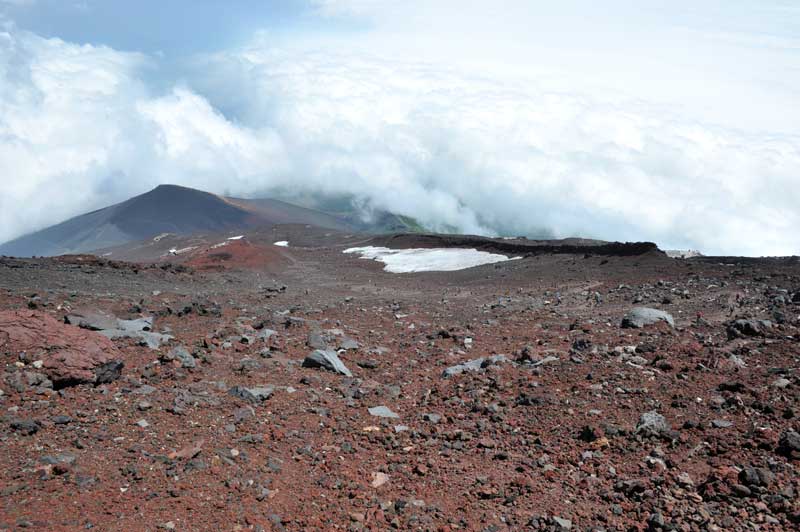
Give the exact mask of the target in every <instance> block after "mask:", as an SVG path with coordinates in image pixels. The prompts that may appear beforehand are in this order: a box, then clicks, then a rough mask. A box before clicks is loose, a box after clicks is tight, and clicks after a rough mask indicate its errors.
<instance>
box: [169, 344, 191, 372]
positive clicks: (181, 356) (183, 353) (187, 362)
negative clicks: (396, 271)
mask: <svg viewBox="0 0 800 532" xmlns="http://www.w3.org/2000/svg"><path fill="white" fill-rule="evenodd" d="M168 357H169V358H170V359H172V360H177V361H178V362H180V363H181V367H183V368H194V367H196V366H197V361H196V360H195V358H194V357H193V356H192V354H191V353H190V352H189V351H188V350H187V349H186V348H185V347H183V346H182V345H179V346H177V347H174V348H173V349H171V350H170V352H169V355H168Z"/></svg>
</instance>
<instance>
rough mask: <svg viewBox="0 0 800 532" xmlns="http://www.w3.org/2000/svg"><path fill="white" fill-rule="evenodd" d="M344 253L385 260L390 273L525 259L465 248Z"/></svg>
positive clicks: (367, 249)
mask: <svg viewBox="0 0 800 532" xmlns="http://www.w3.org/2000/svg"><path fill="white" fill-rule="evenodd" d="M343 253H357V254H359V255H361V258H362V259H371V260H376V261H378V262H382V263H384V264H386V267H384V270H385V271H387V272H391V273H411V272H451V271H456V270H465V269H467V268H473V267H475V266H482V265H483V264H494V263H497V262H505V261H509V260H516V259H520V258H522V257H514V258H510V257H507V256H505V255H499V254H495V253H489V252H487V251H478V250H477V249H464V248H432V249H422V248H420V249H389V248H383V247H374V246H366V247H360V248H349V249H346V250H344V252H343Z"/></svg>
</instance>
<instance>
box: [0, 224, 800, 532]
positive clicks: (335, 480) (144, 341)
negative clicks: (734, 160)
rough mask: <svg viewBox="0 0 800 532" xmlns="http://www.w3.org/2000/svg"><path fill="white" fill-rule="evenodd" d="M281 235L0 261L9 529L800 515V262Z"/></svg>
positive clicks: (0, 488) (603, 524)
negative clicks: (463, 261) (472, 248)
mask: <svg viewBox="0 0 800 532" xmlns="http://www.w3.org/2000/svg"><path fill="white" fill-rule="evenodd" d="M308 231H310V230H308ZM273 239H274V240H280V239H286V240H289V241H290V246H289V247H288V248H276V247H274V246H273V247H269V245H268V244H267V243H266V242H268V241H270V240H273ZM262 240H263V241H262V242H261V243H259V242H258V241H257V240H256V241H251V240H248V239H247V238H245V239H243V240H242V242H239V243H237V244H236V245H235V246H233V245H232V247H230V250H228V251H225V250H222V251H220V250H218V249H216V248H213V249H212V248H207V249H205V250H202V253H200V254H199V255H195V256H193V257H191V258H188V259H186V262H185V263H184V264H181V263H179V262H180V261H178V263H176V262H175V260H177V257H171V258H169V260H172V261H173V262H171V263H168V262H166V261H165V260H166V259H165V260H161V261H160V262H157V263H156V264H151V265H145V264H133V263H127V262H114V261H110V260H107V259H99V258H95V257H91V256H73V257H61V258H53V259H11V258H4V259H0V356H2V363H3V368H2V375H1V376H0V378H1V380H0V389H1V390H2V393H0V409H2V417H1V418H0V446H1V448H2V453H0V497H1V499H0V530H17V529H29V530H46V531H58V530H87V529H91V530H153V531H155V530H160V529H161V530H187V531H188V530H224V531H228V530H391V529H397V530H438V531H450V530H485V531H502V530H598V531H599V530H609V531H610V530H653V531H657V530H685V531H689V530H709V531H714V530H791V529H798V528H800V501H799V499H798V491H799V490H800V475H798V466H799V465H800V460H799V459H800V436H798V434H797V431H798V429H800V421H798V413H799V412H798V411H799V410H800V404H798V389H799V388H798V387H799V386H800V379H798V365H799V364H798V359H799V358H800V321H799V320H800V318H799V317H798V315H800V264H798V261H797V260H796V259H783V260H778V259H774V260H766V259H765V260H744V259H729V258H698V259H690V260H674V259H669V258H667V257H666V256H665V255H664V254H663V253H661V252H660V251H657V250H655V249H649V250H647V249H644V250H643V249H638V248H634V249H633V250H632V251H631V250H628V251H629V252H630V253H632V254H630V253H628V252H626V251H625V248H613V247H612V248H586V250H585V252H584V251H580V249H577V248H576V249H572V248H570V249H566V248H565V250H562V251H561V252H560V251H558V250H554V249H550V248H546V247H543V248H542V251H541V252H536V251H535V250H532V249H530V248H525V247H524V246H523V247H520V248H519V250H518V251H520V253H514V245H515V244H514V242H502V243H501V242H500V241H497V242H495V244H496V245H497V246H501V247H502V249H503V250H504V251H506V252H509V253H511V254H516V255H520V256H522V257H523V258H522V259H521V260H515V261H509V262H504V263H499V264H493V265H488V266H482V267H477V268H472V269H469V270H463V271H458V272H441V273H411V274H391V273H386V272H384V271H383V270H382V265H381V264H379V263H376V262H373V261H368V260H363V259H359V258H358V257H357V256H354V255H345V254H342V253H341V251H342V250H343V249H344V248H345V247H347V246H349V245H352V244H354V242H356V241H359V242H360V244H359V245H364V241H366V240H367V239H366V238H365V237H362V238H360V239H359V238H357V237H356V236H345V235H335V234H330V233H326V234H324V235H323V234H318V235H316V236H314V235H311V236H309V235H308V234H304V233H302V231H301V228H286V229H285V230H273V232H272V233H270V234H268V235H266V236H265V237H264V239H262ZM378 240H379V239H378ZM413 240H414V239H413V238H412V237H408V238H406V240H404V242H405V244H407V245H410V244H411V243H413ZM374 243H375V244H376V245H381V243H380V242H377V241H376V242H374ZM383 243H385V242H383ZM433 243H436V242H435V239H428V240H426V241H425V242H422V243H421V244H424V245H429V246H430V245H432V244H433ZM457 243H458V242H457V239H455V240H448V239H442V240H441V241H440V242H439V244H441V245H453V244H457ZM418 244H419V242H418ZM483 244H484V247H486V248H488V249H490V248H491V246H492V245H493V244H492V243H491V242H488V241H487V242H484V243H483ZM251 248H252V249H251ZM209 249H211V250H210V251H209ZM223 251H224V252H223ZM112 256H113V255H112ZM240 258H241V260H239V259H240ZM173 259H174V260H173ZM643 307H644V308H650V309H657V310H660V311H664V312H665V313H668V314H669V316H671V317H672V319H673V321H674V327H673V326H672V325H671V324H670V323H668V322H667V321H665V320H666V319H667V316H665V315H660V314H658V313H653V312H652V311H645V312H643V313H642V314H643V318H644V323H643V322H641V321H637V320H635V319H634V320H633V321H634V322H635V323H626V325H630V326H631V327H622V322H623V318H624V317H625V316H626V314H628V313H629V312H630V311H632V310H633V309H636V308H643ZM634 318H635V316H634ZM647 318H651V319H650V320H648V319H647ZM653 318H655V319H653ZM659 318H661V319H659ZM648 321H654V323H652V324H647V322H648ZM635 325H642V327H636V326H635Z"/></svg>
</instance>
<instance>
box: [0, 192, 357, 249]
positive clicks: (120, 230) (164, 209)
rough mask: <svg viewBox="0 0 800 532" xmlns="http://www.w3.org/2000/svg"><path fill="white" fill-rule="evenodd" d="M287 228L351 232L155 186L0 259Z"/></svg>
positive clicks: (288, 211) (305, 216) (16, 245)
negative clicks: (299, 226)
mask: <svg viewBox="0 0 800 532" xmlns="http://www.w3.org/2000/svg"><path fill="white" fill-rule="evenodd" d="M287 223H295V224H307V225H314V226H318V227H323V228H330V229H337V230H344V231H346V230H349V229H350V228H351V225H350V224H349V223H348V222H346V221H344V220H342V219H340V218H338V217H335V216H332V215H329V214H326V213H323V212H319V211H314V210H312V209H306V208H303V207H297V206H295V205H291V204H289V203H285V202H281V201H277V200H270V199H262V200H243V199H236V198H226V197H222V196H218V195H215V194H211V193H209V192H204V191H202V190H196V189H192V188H187V187H182V186H178V185H159V186H157V187H156V188H154V189H153V190H150V191H149V192H146V193H144V194H141V195H139V196H135V197H133V198H131V199H129V200H127V201H124V202H122V203H118V204H116V205H111V206H109V207H106V208H103V209H99V210H96V211H93V212H90V213H87V214H83V215H80V216H76V217H74V218H71V219H69V220H67V221H65V222H62V223H60V224H57V225H54V226H51V227H48V228H46V229H43V230H41V231H37V232H35V233H31V234H29V235H25V236H22V237H20V238H17V239H15V240H12V241H11V242H7V243H5V244H3V245H0V255H12V256H19V257H26V256H35V255H41V256H51V255H61V254H67V253H84V252H89V251H94V250H97V249H102V248H109V247H113V246H119V245H122V244H126V243H128V242H134V241H138V240H144V239H149V238H152V237H154V236H156V235H159V234H163V233H175V234H179V235H193V234H199V233H216V232H223V231H239V230H242V231H244V230H248V229H253V228H255V227H265V226H271V225H276V224H287Z"/></svg>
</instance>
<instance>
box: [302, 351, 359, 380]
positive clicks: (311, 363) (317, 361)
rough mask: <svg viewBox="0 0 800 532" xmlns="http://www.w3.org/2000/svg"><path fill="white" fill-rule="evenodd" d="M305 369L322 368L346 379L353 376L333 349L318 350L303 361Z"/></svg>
mask: <svg viewBox="0 0 800 532" xmlns="http://www.w3.org/2000/svg"><path fill="white" fill-rule="evenodd" d="M303 367H304V368H322V369H326V370H328V371H332V372H334V373H339V374H340V375H344V376H346V377H352V376H353V374H352V373H350V370H349V369H347V366H345V365H344V363H343V362H342V361H341V360H340V359H339V355H337V354H336V351H333V350H331V349H325V350H322V349H317V350H316V351H314V352H313V353H311V354H310V355H308V356H307V357H306V358H305V360H303Z"/></svg>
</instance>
